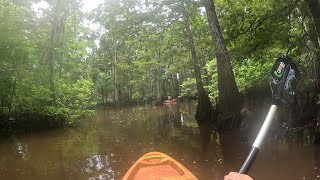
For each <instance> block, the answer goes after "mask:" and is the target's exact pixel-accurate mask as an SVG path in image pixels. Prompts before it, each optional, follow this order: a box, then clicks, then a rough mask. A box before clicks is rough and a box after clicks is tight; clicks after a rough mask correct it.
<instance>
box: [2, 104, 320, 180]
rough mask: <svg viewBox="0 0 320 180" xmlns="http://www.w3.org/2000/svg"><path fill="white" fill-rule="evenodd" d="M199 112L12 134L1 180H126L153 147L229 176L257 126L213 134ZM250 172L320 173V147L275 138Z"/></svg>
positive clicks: (259, 175)
mask: <svg viewBox="0 0 320 180" xmlns="http://www.w3.org/2000/svg"><path fill="white" fill-rule="evenodd" d="M195 109H196V106H195V103H180V104H177V105H170V106H162V107H134V108H123V109H117V110H115V109H106V110H103V111H99V112H97V115H96V117H95V118H93V119H91V120H86V121H84V122H83V124H82V125H81V126H80V127H78V128H72V129H66V130H53V131H48V132H41V133H37V134H25V135H23V136H21V135H19V136H16V137H15V136H12V137H11V138H9V139H6V140H3V141H1V142H0V153H1V156H0V179H26V180H29V179H30V180H31V179H49V180H50V179H80V180H81V179H90V180H94V179H121V177H122V176H123V175H124V173H125V172H126V171H127V170H128V169H129V167H130V166H131V165H132V164H133V163H134V162H135V161H136V160H137V159H138V158H139V157H141V156H142V155H143V154H145V153H147V152H150V151H160V152H163V153H166V154H168V155H170V156H172V157H173V158H175V159H176V160H178V161H179V162H181V163H182V164H183V165H185V166H186V167H187V168H188V169H189V170H190V171H191V172H193V173H194V174H195V175H196V176H197V177H199V179H201V180H206V179H222V178H223V175H224V174H225V173H227V172H228V171H230V170H233V171H237V170H238V169H239V167H240V166H241V163H242V162H243V160H244V158H245V156H246V154H247V152H248V149H249V147H250V145H251V138H250V136H252V135H255V134H256V130H255V129H253V130H252V132H251V130H248V129H240V130H229V131H226V132H224V133H222V134H215V133H214V134H212V132H211V131H210V130H208V129H207V126H202V127H198V125H197V122H196V120H195V118H194V114H195ZM257 127H258V125H257ZM250 173H251V175H252V176H253V177H254V179H257V180H264V179H303V178H304V179H315V178H318V176H319V175H320V148H319V147H317V146H314V145H310V144H300V145H298V144H295V143H293V142H290V143H289V142H287V141H285V140H281V141H274V140H272V139H271V140H269V141H268V142H267V143H266V144H265V146H264V147H263V150H262V151H261V153H260V154H259V157H258V159H257V161H256V162H255V164H254V167H253V169H252V170H251V171H250ZM319 177H320V176H319Z"/></svg>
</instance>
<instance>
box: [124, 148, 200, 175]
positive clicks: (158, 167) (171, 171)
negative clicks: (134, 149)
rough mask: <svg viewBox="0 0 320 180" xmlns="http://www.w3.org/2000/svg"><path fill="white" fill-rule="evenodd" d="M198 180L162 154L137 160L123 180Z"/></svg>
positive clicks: (155, 153)
mask: <svg viewBox="0 0 320 180" xmlns="http://www.w3.org/2000/svg"><path fill="white" fill-rule="evenodd" d="M144 179H146V180H147V179H148V180H173V179H174V180H198V179H197V178H196V177H195V176H194V175H193V174H192V173H191V172H190V171H189V170H188V169H187V168H185V167H184V166H183V165H182V164H180V163H179V162H178V161H176V160H174V159H173V158H171V157H170V156H168V155H166V154H163V153H161V152H150V153H147V154H145V155H143V156H142V157H141V158H140V159H139V160H137V161H136V162H135V163H134V164H133V165H132V166H131V168H130V169H129V170H128V172H127V173H126V174H125V175H124V177H123V178H122V180H144Z"/></svg>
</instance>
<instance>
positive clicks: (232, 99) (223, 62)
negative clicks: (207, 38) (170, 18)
mask: <svg viewBox="0 0 320 180" xmlns="http://www.w3.org/2000/svg"><path fill="white" fill-rule="evenodd" d="M203 1H204V4H205V8H206V13H207V17H208V23H209V26H210V29H211V36H212V39H213V45H214V47H215V53H216V58H217V71H218V91H219V112H220V113H221V114H220V115H221V116H220V117H219V119H220V120H222V119H225V118H228V117H230V116H231V117H234V116H235V115H236V114H238V113H239V112H240V108H241V97H240V93H239V91H238V88H237V85H236V81H235V78H234V74H233V71H232V67H231V62H230V59H229V56H228V53H227V48H226V45H225V42H224V39H223V36H222V33H221V30H220V25H219V21H218V18H217V15H216V11H215V7H214V3H213V0H203Z"/></svg>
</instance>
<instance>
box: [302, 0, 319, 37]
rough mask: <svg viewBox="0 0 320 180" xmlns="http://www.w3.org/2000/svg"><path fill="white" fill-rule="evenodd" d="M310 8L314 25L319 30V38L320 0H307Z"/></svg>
mask: <svg viewBox="0 0 320 180" xmlns="http://www.w3.org/2000/svg"><path fill="white" fill-rule="evenodd" d="M305 2H306V3H307V4H308V7H309V9H310V13H311V15H312V18H313V21H314V25H315V28H316V32H317V38H318V40H319V38H320V1H319V0H305Z"/></svg>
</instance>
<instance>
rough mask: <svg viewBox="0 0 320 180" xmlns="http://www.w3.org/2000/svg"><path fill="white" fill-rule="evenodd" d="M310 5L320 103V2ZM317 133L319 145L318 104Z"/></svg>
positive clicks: (311, 1) (309, 0) (312, 0)
mask: <svg viewBox="0 0 320 180" xmlns="http://www.w3.org/2000/svg"><path fill="white" fill-rule="evenodd" d="M305 2H306V3H307V4H308V7H309V10H310V14H311V16H312V19H313V25H309V27H308V28H309V35H310V41H311V43H312V45H313V51H314V58H313V66H314V72H315V79H316V82H315V90H316V94H317V96H318V97H317V101H320V44H319V38H320V2H319V0H305ZM317 111H318V112H317V131H316V132H315V133H316V134H315V140H314V142H315V143H317V144H319V142H320V129H319V128H320V105H319V104H318V103H317Z"/></svg>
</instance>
